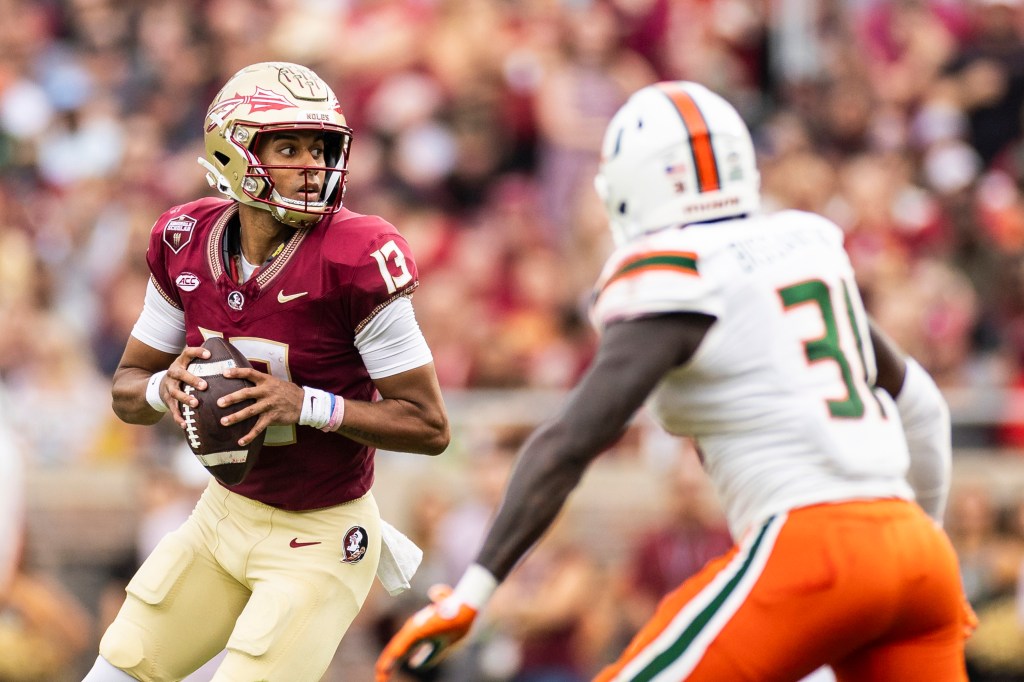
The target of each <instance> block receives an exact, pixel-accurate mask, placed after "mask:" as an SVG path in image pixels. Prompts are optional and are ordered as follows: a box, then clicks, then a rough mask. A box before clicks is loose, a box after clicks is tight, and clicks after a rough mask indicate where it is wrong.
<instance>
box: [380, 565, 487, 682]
mask: <svg viewBox="0 0 1024 682" xmlns="http://www.w3.org/2000/svg"><path fill="white" fill-rule="evenodd" d="M429 594H430V599H431V601H432V602H433V603H432V604H430V605H429V606H426V607H424V608H422V609H420V610H419V611H417V612H416V613H415V614H413V615H412V616H410V617H409V619H408V620H406V621H405V624H404V625H402V629H401V630H399V631H398V632H397V633H396V634H395V636H394V637H392V638H391V641H390V642H388V645H387V646H386V647H384V651H383V652H381V655H380V658H378V659H377V682H387V681H388V680H390V679H391V674H392V673H393V672H394V671H395V670H396V669H397V668H398V667H399V666H400V665H401V664H402V663H403V662H405V663H406V664H407V665H408V666H409V667H410V668H412V669H413V670H417V669H423V668H430V667H433V666H434V665H436V664H437V663H438V662H440V661H441V659H443V658H444V657H445V656H446V655H447V654H448V652H449V650H450V648H451V646H452V645H453V644H455V643H456V642H458V641H459V640H461V639H462V638H463V637H465V636H466V633H468V632H469V629H470V627H472V625H473V620H474V619H475V618H476V614H477V610H476V609H475V608H473V607H472V606H470V605H469V604H467V603H465V602H463V601H461V600H460V599H458V598H457V597H455V596H453V595H452V588H450V587H448V586H447V585H434V586H433V587H432V588H430V592H429Z"/></svg>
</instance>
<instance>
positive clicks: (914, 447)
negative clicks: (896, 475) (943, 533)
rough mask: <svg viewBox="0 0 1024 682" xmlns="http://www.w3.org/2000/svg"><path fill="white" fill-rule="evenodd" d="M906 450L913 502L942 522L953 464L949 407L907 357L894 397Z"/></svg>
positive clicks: (925, 373) (930, 379)
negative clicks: (897, 394)
mask: <svg viewBox="0 0 1024 682" xmlns="http://www.w3.org/2000/svg"><path fill="white" fill-rule="evenodd" d="M896 407H897V408H898V409H899V413H900V419H902V420H903V432H904V433H905V434H906V438H907V448H908V449H909V450H910V471H909V472H908V474H907V480H908V481H909V482H910V487H912V488H913V489H914V495H915V496H916V497H917V503H918V504H919V505H921V508H923V509H924V510H925V512H927V514H928V515H929V516H931V517H932V518H933V519H935V520H936V521H938V522H939V523H940V524H941V523H942V517H943V514H944V513H945V511H946V498H947V497H948V496H949V485H950V478H951V470H952V463H953V443H952V435H951V433H952V432H951V426H950V421H949V407H948V406H947V405H946V400H945V398H943V397H942V393H940V392H939V387H938V386H936V385H935V382H934V381H933V380H932V378H931V377H930V376H929V375H928V373H927V372H926V371H925V370H924V368H923V367H921V365H919V364H917V362H916V361H915V360H914V359H913V358H907V374H906V377H905V378H904V379H903V388H901V389H900V394H899V396H898V397H897V398H896Z"/></svg>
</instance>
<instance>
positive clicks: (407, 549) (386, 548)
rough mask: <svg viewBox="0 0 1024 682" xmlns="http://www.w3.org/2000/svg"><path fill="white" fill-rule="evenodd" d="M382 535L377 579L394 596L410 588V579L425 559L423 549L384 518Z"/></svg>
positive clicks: (381, 526) (381, 529) (381, 523)
mask: <svg viewBox="0 0 1024 682" xmlns="http://www.w3.org/2000/svg"><path fill="white" fill-rule="evenodd" d="M380 536H381V543H380V563H379V564H378V565H377V580H380V584H381V585H383V586H384V589H386V590H387V591H388V594H390V595H391V596H392V597H394V596H395V595H398V594H401V593H402V592H405V591H406V590H408V589H409V587H410V585H409V580H411V579H412V577H413V576H414V575H416V569H418V568H419V567H420V561H422V560H423V550H422V549H420V548H419V547H417V546H416V543H415V542H413V541H412V540H410V539H409V538H407V537H405V536H404V535H403V534H402V532H401V531H400V530H398V529H397V528H395V527H394V526H392V525H391V524H390V523H388V522H387V521H385V520H384V519H381V521H380Z"/></svg>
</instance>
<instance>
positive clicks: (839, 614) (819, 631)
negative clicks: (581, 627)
mask: <svg viewBox="0 0 1024 682" xmlns="http://www.w3.org/2000/svg"><path fill="white" fill-rule="evenodd" d="M973 618H974V615H973V613H972V612H971V611H970V607H968V606H967V605H966V600H965V599H964V598H963V593H962V589H961V584H960V572H959V568H958V565H957V558H956V555H955V553H954V551H953V547H952V545H951V544H950V542H949V539H948V538H947V536H946V534H945V533H944V532H943V531H942V530H941V529H940V528H938V527H937V526H936V525H935V524H934V523H933V522H932V521H931V519H929V518H928V517H927V516H926V515H925V514H924V512H923V511H921V509H920V507H918V506H917V505H916V504H914V503H912V502H907V501H904V500H873V501H856V502H846V503H840V504H821V505H814V506H810V507H804V508H800V509H796V510H793V511H790V512H788V513H784V514H778V515H776V516H773V517H772V518H771V519H769V520H768V521H767V522H766V523H765V524H764V525H763V526H761V527H760V528H756V529H754V530H753V531H752V532H749V533H748V534H747V536H746V537H745V538H744V539H743V541H742V542H741V543H740V544H739V545H737V546H735V547H733V548H732V549H731V550H730V551H729V552H728V553H727V554H726V555H725V556H722V557H721V558H719V559H716V560H714V561H711V562H710V563H708V565H707V566H705V567H704V569H703V570H702V571H701V572H700V573H698V574H697V575H695V576H693V577H692V578H691V579H690V580H687V581H686V582H685V583H683V584H682V586H680V587H679V588H678V589H677V590H675V591H674V592H672V593H670V594H668V595H667V596H666V597H665V598H664V599H663V600H662V602H661V604H660V605H659V606H658V609H657V611H656V612H655V614H654V616H653V617H652V618H651V620H650V621H649V622H648V623H647V624H646V625H645V626H644V627H643V628H642V629H641V630H640V632H638V633H637V635H636V637H635V638H634V639H633V641H632V642H631V643H630V645H629V647H628V648H627V649H626V651H625V652H624V653H623V654H622V657H621V658H620V659H619V661H618V662H616V663H615V664H613V665H612V666H610V667H608V668H607V669H605V670H604V671H603V672H602V673H601V674H600V675H598V676H597V678H595V682H625V681H627V680H628V681H629V682H680V681H681V680H690V681H695V682H734V681H735V682H739V681H751V682H752V681H755V680H756V681H757V682H774V681H778V682H786V681H795V680H799V679H801V678H802V677H804V676H806V675H808V674H810V673H811V672H813V671H814V670H816V669H817V668H819V667H821V666H822V665H825V664H828V665H830V666H831V667H832V669H833V671H834V672H835V674H836V677H837V679H838V680H839V682H853V681H865V682H867V681H870V682H909V681H911V680H921V681H925V680H927V682H954V681H956V682H966V680H967V673H966V670H965V666H964V640H965V639H966V637H967V634H968V633H969V632H970V629H971V628H972V627H973V624H974V621H973Z"/></svg>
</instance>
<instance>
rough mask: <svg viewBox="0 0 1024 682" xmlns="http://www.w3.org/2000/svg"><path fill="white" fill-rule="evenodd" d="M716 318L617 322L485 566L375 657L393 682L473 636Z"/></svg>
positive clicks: (530, 456) (535, 454) (549, 432)
mask: <svg viewBox="0 0 1024 682" xmlns="http://www.w3.org/2000/svg"><path fill="white" fill-rule="evenodd" d="M713 321H714V320H713V318H710V317H707V316H704V315H691V314H674V315H664V316H658V317H648V318H641V319H637V320H630V321H624V322H619V323H616V324H613V325H611V326H610V327H609V328H608V329H607V330H606V331H605V333H604V336H603V338H602V340H601V345H600V347H599V349H598V353H597V356H596V357H595V359H594V361H593V363H592V364H591V366H590V368H589V369H588V370H587V373H586V375H585V376H584V377H583V379H582V380H581V381H580V383H579V384H578V385H577V386H576V388H575V389H573V391H572V392H571V393H570V395H569V398H568V400H567V402H566V404H565V406H564V407H563V408H562V410H561V411H560V412H559V413H558V414H557V415H555V417H554V418H553V419H551V420H550V421H548V422H547V423H545V424H544V425H543V426H541V427H540V428H539V429H537V431H535V432H534V433H533V434H532V435H531V436H530V437H529V438H528V439H527V441H526V443H524V444H523V447H522V449H521V450H520V454H519V457H518V460H517V463H516V467H515V469H514V470H513V473H512V477H511V479H510V481H509V484H508V487H507V489H506V492H505V499H504V501H503V502H502V504H501V507H500V508H499V511H498V515H497V517H496V519H495V521H494V525H493V526H492V527H491V530H490V532H489V533H488V535H487V538H486V540H485V541H484V545H483V548H482V550H481V551H480V554H479V556H478V557H477V562H476V563H475V564H474V565H473V566H471V567H470V568H469V569H468V570H467V572H466V574H465V575H464V576H463V577H462V579H461V580H460V581H459V583H458V585H456V587H455V590H454V592H453V593H451V594H450V595H449V596H447V597H446V598H445V599H442V600H440V601H436V602H435V603H434V604H431V605H429V606H427V607H425V608H424V609H422V610H421V611H420V612H419V613H417V614H416V615H415V616H413V617H412V618H410V619H409V620H408V621H406V623H405V625H404V626H403V627H402V629H401V630H400V631H399V632H398V634H396V635H395V637H394V638H392V640H391V642H390V643H389V644H388V646H387V647H386V648H385V650H384V652H383V653H382V654H381V656H380V658H379V659H378V661H377V680H378V682H385V681H386V680H388V679H389V678H390V675H391V673H392V672H393V671H394V670H395V669H396V668H397V667H398V666H400V665H401V664H402V663H403V662H407V663H408V665H409V666H410V667H412V668H419V667H429V666H431V665H433V664H434V663H436V662H437V661H439V660H441V658H443V656H444V655H445V653H446V652H447V649H448V648H449V647H450V646H451V645H452V644H454V643H455V642H457V641H459V640H460V639H461V638H462V637H464V636H465V634H466V633H467V632H468V631H469V628H470V625H471V624H472V621H473V619H474V618H475V616H476V613H477V612H478V611H479V610H480V608H482V607H483V605H484V603H486V601H487V599H488V598H489V596H490V594H491V592H492V591H493V590H494V588H495V587H496V586H497V583H498V582H500V581H501V580H503V579H504V578H505V577H506V576H507V575H508V573H509V572H510V571H511V570H512V568H513V567H514V566H515V564H516V563H517V562H518V561H519V559H520V558H521V557H523V556H524V555H525V554H526V553H527V551H529V549H530V548H531V547H532V546H533V545H534V543H536V542H537V540H538V539H539V538H540V537H541V535H542V534H543V533H544V531H546V530H547V528H548V527H549V526H550V525H551V522H552V521H553V520H554V518H555V516H556V515H557V514H558V512H559V511H560V510H561V508H562V506H563V505H564V504H565V500H566V498H567V497H568V496H569V493H570V492H572V490H573V489H574V488H575V487H576V485H577V484H578V483H579V481H580V478H581V477H582V475H583V472H584V471H585V470H586V468H587V466H588V465H589V464H590V462H592V461H593V460H594V459H595V458H596V457H597V456H598V455H599V454H600V453H601V452H603V451H604V450H605V448H607V447H608V446H609V445H611V444H612V443H613V442H614V441H615V440H616V439H617V438H618V437H619V436H620V435H621V433H622V431H623V429H624V428H625V427H626V425H627V424H628V422H629V421H630V419H631V418H632V417H633V415H634V414H635V413H636V411H637V410H638V409H639V408H640V406H641V405H642V404H643V402H644V400H646V398H647V396H648V395H649V394H650V393H651V391H652V390H653V389H654V387H655V386H656V385H657V384H658V382H659V381H661V379H662V378H663V377H664V376H665V374H666V373H667V372H668V371H669V370H671V369H672V368H674V367H677V366H679V365H681V364H683V363H685V362H687V361H688V360H689V359H690V358H691V357H692V356H693V353H694V352H695V351H696V350H697V347H698V346H699V345H700V342H701V341H702V340H703V338H704V335H705V334H706V333H707V330H708V328H709V327H710V326H711V324H712V322H713Z"/></svg>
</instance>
